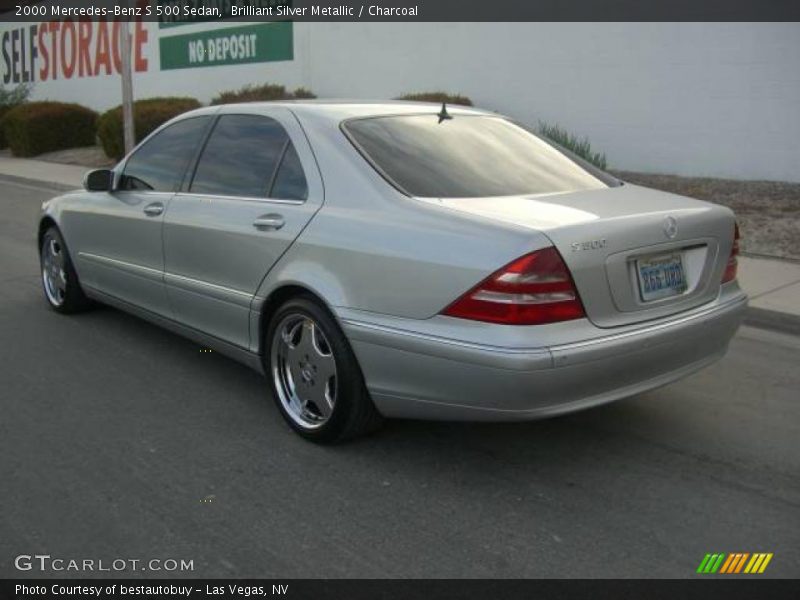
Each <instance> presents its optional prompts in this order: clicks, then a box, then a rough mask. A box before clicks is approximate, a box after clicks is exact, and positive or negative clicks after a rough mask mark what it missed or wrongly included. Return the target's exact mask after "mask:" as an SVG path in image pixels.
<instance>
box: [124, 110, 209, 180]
mask: <svg viewBox="0 0 800 600" xmlns="http://www.w3.org/2000/svg"><path fill="white" fill-rule="evenodd" d="M210 119H211V117H194V118H191V119H184V120H183V121H178V122H177V123H175V124H174V125H169V126H168V127H166V128H165V129H162V130H161V131H160V132H159V133H157V134H156V135H155V136H153V137H152V138H151V139H150V140H149V141H148V142H146V143H145V144H144V145H143V146H142V147H141V148H139V149H138V150H137V151H136V152H135V153H134V154H133V155H132V156H131V157H130V159H128V162H127V163H125V171H123V174H122V180H121V183H120V186H121V188H122V189H123V190H148V191H155V192H173V191H175V190H176V188H177V187H178V185H179V184H180V182H181V180H182V179H183V173H184V171H185V170H186V166H187V165H188V164H189V161H190V160H191V159H192V157H193V156H194V153H195V151H196V150H197V145H198V144H199V143H200V141H201V140H202V137H203V133H204V132H205V129H206V127H207V126H208V123H209V121H210Z"/></svg>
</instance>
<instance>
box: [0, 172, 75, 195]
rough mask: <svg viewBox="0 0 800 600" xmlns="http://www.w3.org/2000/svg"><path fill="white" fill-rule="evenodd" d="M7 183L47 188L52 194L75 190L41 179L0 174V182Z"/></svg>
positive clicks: (71, 187)
mask: <svg viewBox="0 0 800 600" xmlns="http://www.w3.org/2000/svg"><path fill="white" fill-rule="evenodd" d="M3 180H5V181H8V182H9V183H20V184H22V185H32V186H35V187H39V188H48V189H51V190H53V191H54V192H56V193H58V192H70V191H72V190H74V189H77V188H76V187H75V186H74V185H67V184H65V183H56V182H55V181H45V180H43V179H30V178H28V177H19V176H17V175H8V174H7V173H0V181H3Z"/></svg>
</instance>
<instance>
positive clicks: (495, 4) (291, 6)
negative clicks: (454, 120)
mask: <svg viewBox="0 0 800 600" xmlns="http://www.w3.org/2000/svg"><path fill="white" fill-rule="evenodd" d="M0 6H2V9H3V12H1V13H0V18H2V20H3V21H39V20H43V19H45V20H48V19H63V18H88V19H99V18H104V19H121V20H132V19H137V20H143V21H165V20H182V21H184V20H190V21H191V20H199V21H202V20H214V19H230V18H239V19H244V20H248V21H274V20H286V19H291V20H294V21H443V22H446V21H474V22H476V21H597V22H600V21H606V22H610V21H800V2H797V0H373V1H372V2H360V1H359V2H353V1H350V0H339V1H335V0H332V1H326V0H322V1H309V0H127V1H126V0H43V1H31V0H19V1H17V2H15V1H14V0H3V2H2V4H1V5H0Z"/></svg>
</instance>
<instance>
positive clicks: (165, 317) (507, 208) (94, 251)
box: [38, 102, 746, 441]
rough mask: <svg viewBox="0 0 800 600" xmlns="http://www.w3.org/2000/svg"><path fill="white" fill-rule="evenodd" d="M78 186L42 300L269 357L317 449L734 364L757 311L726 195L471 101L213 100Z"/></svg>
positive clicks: (548, 407)
mask: <svg viewBox="0 0 800 600" xmlns="http://www.w3.org/2000/svg"><path fill="white" fill-rule="evenodd" d="M85 188H86V189H85V191H84V190H81V191H75V192H71V193H67V194H64V195H62V196H59V197H57V198H54V199H52V200H50V201H48V202H46V203H45V204H44V206H43V211H42V215H41V221H40V223H39V231H38V239H39V248H40V250H41V267H42V280H43V284H44V292H45V295H46V297H47V300H48V301H49V303H50V304H51V305H52V307H53V308H54V309H55V310H57V311H59V312H63V313H70V312H75V311H78V310H80V309H83V308H85V307H86V306H88V305H89V304H90V303H91V302H92V301H99V302H102V303H106V304H111V305H115V306H117V307H120V308H122V309H125V310H129V311H131V312H134V313H136V314H138V315H141V316H143V317H145V318H148V319H150V320H153V321H156V322H158V323H160V324H162V325H164V326H166V327H169V328H171V329H173V330H175V331H178V332H180V333H183V334H184V335H187V336H190V337H191V338H193V339H195V340H196V341H198V342H200V343H202V344H204V345H206V346H209V347H211V348H214V349H216V350H217V351H220V352H224V353H226V354H228V355H230V356H232V357H234V358H237V359H239V360H241V361H243V362H245V363H247V364H249V365H251V366H253V367H254V368H256V369H259V370H262V371H263V372H264V373H265V374H266V375H267V379H268V381H269V385H270V386H271V388H272V393H273V395H274V397H275V400H276V402H277V405H278V407H279V408H280V411H281V413H282V414H283V416H284V417H285V418H286V420H287V422H288V423H289V424H290V425H291V426H292V427H293V428H294V429H295V430H296V431H297V432H298V433H300V434H302V435H303V436H305V437H307V438H309V439H312V440H315V441H336V440H342V439H345V438H349V437H352V436H354V435H357V434H360V433H364V432H366V431H368V430H370V429H372V428H374V427H375V426H376V425H377V424H379V423H380V421H381V418H382V417H410V418H430V419H474V420H519V419H532V418H538V417H543V416H550V415H556V414H559V413H565V412H568V411H574V410H578V409H582V408H587V407H590V406H595V405H598V404H601V403H604V402H608V401H611V400H615V399H618V398H623V397H625V396H631V395H634V394H637V393H639V392H642V391H645V390H649V389H652V388H655V387H657V386H661V385H663V384H666V383H669V382H672V381H675V380H676V379H678V378H681V377H683V376H685V375H687V374H689V373H692V372H693V371H696V370H697V369H700V368H701V367H704V366H706V365H708V364H710V363H711V362H713V361H715V360H716V359H718V358H720V357H721V356H722V355H723V354H724V353H725V350H726V348H727V346H728V343H729V341H730V339H731V337H732V336H733V334H734V332H735V331H736V329H737V327H738V325H739V323H740V320H741V318H742V314H743V311H744V309H745V306H746V296H745V295H744V294H743V293H742V291H741V290H740V288H739V286H738V284H737V282H736V255H737V252H738V248H737V246H738V241H737V238H738V230H737V227H736V224H735V221H734V215H733V213H731V211H730V210H728V209H727V208H723V207H720V206H716V205H713V204H708V203H706V202H700V201H697V200H692V199H689V198H684V197H681V196H676V195H672V194H667V193H663V192H658V191H654V190H650V189H646V188H642V187H638V186H635V185H629V184H623V183H622V182H620V181H618V180H616V179H615V178H613V177H611V176H610V175H608V174H606V173H603V172H601V171H598V170H597V169H595V168H594V167H593V166H591V165H589V164H587V163H585V162H584V161H582V160H581V159H580V158H578V157H575V156H573V155H571V154H570V153H569V152H568V151H566V150H563V149H560V148H557V147H555V146H553V145H552V144H550V143H548V142H546V141H544V140H542V139H540V138H539V137H537V136H536V135H534V134H533V133H530V132H529V131H527V130H526V129H525V128H524V127H522V126H520V125H517V124H515V123H514V122H512V121H510V120H509V119H506V118H503V117H501V116H498V115H496V114H493V113H487V112H483V111H479V110H473V109H466V108H455V107H445V106H441V107H439V106H434V105H431V104H423V103H357V102H338V103H337V102H300V103H291V102H288V103H260V104H243V105H228V106H222V107H219V106H217V107H210V108H205V109H200V110H196V111H193V112H190V113H186V114H184V115H181V116H180V117H178V118H176V119H174V120H172V121H170V122H168V123H167V124H165V125H164V126H162V127H161V128H160V129H158V130H156V131H155V132H154V133H153V134H152V135H150V136H149V137H148V138H147V139H145V140H144V141H143V142H142V143H141V144H140V145H139V146H138V147H137V148H136V149H135V150H134V151H133V152H132V153H131V154H130V155H129V156H127V157H126V158H125V159H124V160H122V162H120V163H119V165H117V167H116V168H115V169H113V170H97V171H92V172H90V173H89V174H87V176H86V180H85Z"/></svg>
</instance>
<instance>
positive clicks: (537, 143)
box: [345, 115, 607, 198]
mask: <svg viewBox="0 0 800 600" xmlns="http://www.w3.org/2000/svg"><path fill="white" fill-rule="evenodd" d="M345 129H346V131H347V132H348V133H349V134H350V135H351V136H352V137H353V139H354V140H355V141H356V142H357V143H358V145H359V146H360V147H361V149H362V150H363V152H364V153H365V154H366V155H367V156H368V157H369V158H370V159H371V160H372V161H373V162H374V163H375V165H376V166H377V167H378V168H379V169H381V170H382V171H383V172H384V174H385V175H386V176H387V177H388V178H389V179H390V180H391V181H392V182H394V183H395V185H397V186H398V187H400V188H401V189H402V190H404V191H405V192H407V193H408V194H410V195H412V196H423V197H433V198H462V197H463V198H467V197H479V196H510V195H515V194H546V193H553V192H569V191H576V190H587V189H594V188H603V187H607V186H606V184H604V183H603V182H602V181H600V180H599V179H597V178H596V177H594V176H593V175H592V174H591V173H589V172H588V171H587V170H586V169H584V168H582V167H581V166H579V165H578V164H577V163H575V162H574V161H572V160H570V159H569V158H567V157H566V156H565V155H564V154H563V153H561V152H559V151H558V150H556V149H555V148H553V147H552V146H550V145H549V144H547V143H545V142H544V141H542V140H541V139H539V138H538V137H537V136H535V135H533V134H532V133H530V132H528V131H526V130H525V129H523V128H521V127H518V126H517V125H514V124H513V123H511V122H509V121H507V120H505V119H502V118H499V117H478V116H466V115H455V117H454V118H453V119H451V120H446V121H443V122H441V123H439V119H438V118H437V117H436V115H413V116H396V117H378V118H370V119H359V120H354V121H350V122H348V123H347V124H346V125H345Z"/></svg>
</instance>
